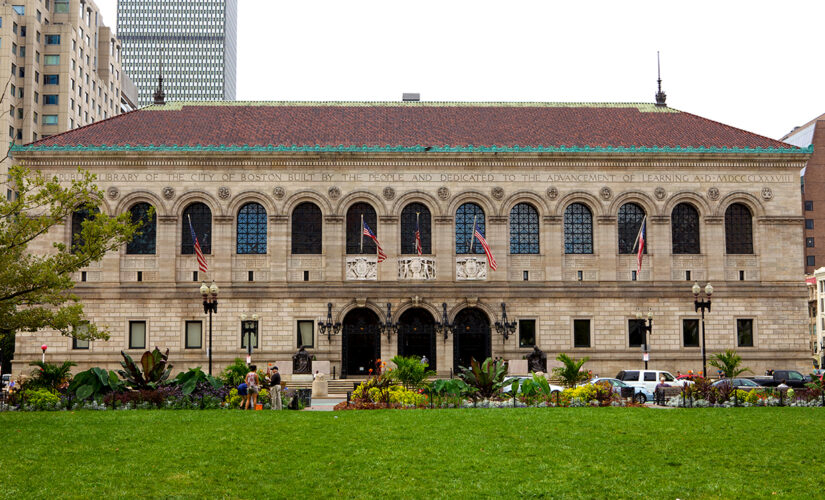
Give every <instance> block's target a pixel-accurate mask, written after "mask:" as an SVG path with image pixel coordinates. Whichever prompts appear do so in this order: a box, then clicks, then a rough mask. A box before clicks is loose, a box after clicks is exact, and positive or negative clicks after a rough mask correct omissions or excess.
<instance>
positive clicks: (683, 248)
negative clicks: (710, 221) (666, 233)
mask: <svg viewBox="0 0 825 500" xmlns="http://www.w3.org/2000/svg"><path fill="white" fill-rule="evenodd" d="M670 227H671V236H672V239H673V242H672V243H673V249H672V252H673V253H674V254H676V255H685V254H698V253H700V251H699V249H700V245H699V212H698V211H697V210H696V208H695V207H694V206H693V205H691V204H689V203H679V204H678V205H676V207H674V208H673V212H671V215H670Z"/></svg>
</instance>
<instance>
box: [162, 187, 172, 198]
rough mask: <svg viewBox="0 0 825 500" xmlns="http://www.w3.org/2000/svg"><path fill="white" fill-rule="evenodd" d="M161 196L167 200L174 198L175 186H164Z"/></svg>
mask: <svg viewBox="0 0 825 500" xmlns="http://www.w3.org/2000/svg"><path fill="white" fill-rule="evenodd" d="M163 197H164V198H166V199H167V200H171V199H172V198H174V197H175V188H173V187H172V186H166V187H165V188H163Z"/></svg>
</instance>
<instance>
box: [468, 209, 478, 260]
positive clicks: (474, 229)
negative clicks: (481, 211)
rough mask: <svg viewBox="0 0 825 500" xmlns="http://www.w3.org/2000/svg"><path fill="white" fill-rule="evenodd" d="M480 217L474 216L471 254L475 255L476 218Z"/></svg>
mask: <svg viewBox="0 0 825 500" xmlns="http://www.w3.org/2000/svg"><path fill="white" fill-rule="evenodd" d="M477 217H478V215H474V216H473V232H472V233H471V234H470V253H471V254H472V253H473V243H475V239H476V218H477Z"/></svg>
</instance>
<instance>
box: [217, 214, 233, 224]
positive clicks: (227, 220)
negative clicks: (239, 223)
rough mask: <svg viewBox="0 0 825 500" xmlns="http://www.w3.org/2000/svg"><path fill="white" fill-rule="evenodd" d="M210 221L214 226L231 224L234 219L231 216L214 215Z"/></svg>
mask: <svg viewBox="0 0 825 500" xmlns="http://www.w3.org/2000/svg"><path fill="white" fill-rule="evenodd" d="M212 220H213V221H214V222H215V224H232V221H234V220H235V217H234V216H232V215H215V216H213V217H212Z"/></svg>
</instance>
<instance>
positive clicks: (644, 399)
mask: <svg viewBox="0 0 825 500" xmlns="http://www.w3.org/2000/svg"><path fill="white" fill-rule="evenodd" d="M633 401H634V402H635V403H639V404H640V405H643V404H645V403H647V396H645V395H644V394H642V393H641V392H640V393H638V394H636V395H635V396H633Z"/></svg>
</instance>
